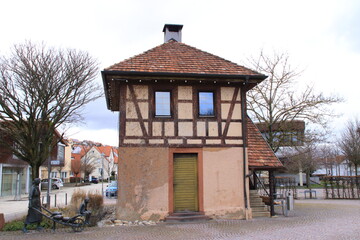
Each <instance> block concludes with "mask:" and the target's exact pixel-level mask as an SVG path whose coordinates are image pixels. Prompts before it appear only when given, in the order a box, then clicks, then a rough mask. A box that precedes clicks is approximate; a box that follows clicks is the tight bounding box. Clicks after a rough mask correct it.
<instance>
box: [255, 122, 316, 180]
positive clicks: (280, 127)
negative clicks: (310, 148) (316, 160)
mask: <svg viewBox="0 0 360 240" xmlns="http://www.w3.org/2000/svg"><path fill="white" fill-rule="evenodd" d="M255 125H256V127H257V128H258V129H259V131H260V132H261V134H262V135H263V137H264V139H269V135H270V134H269V132H270V126H268V124H266V123H263V122H260V123H255ZM271 131H272V133H273V136H272V137H273V140H272V141H273V142H275V144H274V145H275V146H274V147H275V148H277V152H276V156H277V157H278V158H279V159H280V160H281V161H282V162H283V163H285V162H286V161H287V156H288V155H289V154H292V153H294V152H295V148H296V147H301V146H303V145H304V136H305V122H304V121H303V120H293V121H284V122H282V123H275V124H273V125H272V126H271ZM284 170H285V169H282V171H281V172H276V173H275V175H276V176H277V177H287V178H293V179H295V182H296V183H298V184H299V185H301V186H302V185H303V183H304V180H305V173H302V172H299V174H298V175H297V174H289V173H284ZM314 180H315V179H314Z"/></svg>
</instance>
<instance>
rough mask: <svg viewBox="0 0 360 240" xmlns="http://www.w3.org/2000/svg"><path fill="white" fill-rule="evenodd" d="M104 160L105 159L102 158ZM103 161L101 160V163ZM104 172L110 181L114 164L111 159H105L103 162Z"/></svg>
mask: <svg viewBox="0 0 360 240" xmlns="http://www.w3.org/2000/svg"><path fill="white" fill-rule="evenodd" d="M104 158H105V157H104ZM103 160H104V159H102V161H103ZM104 170H105V172H106V174H107V176H108V181H109V180H110V178H111V175H112V173H113V172H114V171H115V163H114V160H111V159H107V158H105V161H104Z"/></svg>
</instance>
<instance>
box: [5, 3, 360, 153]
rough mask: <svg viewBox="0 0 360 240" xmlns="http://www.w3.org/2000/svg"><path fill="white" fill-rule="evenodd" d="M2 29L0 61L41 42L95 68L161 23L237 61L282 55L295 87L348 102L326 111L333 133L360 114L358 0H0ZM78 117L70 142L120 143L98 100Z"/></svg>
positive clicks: (152, 39)
mask: <svg viewBox="0 0 360 240" xmlns="http://www.w3.org/2000/svg"><path fill="white" fill-rule="evenodd" d="M0 23H1V37H0V54H6V53H7V52H8V50H9V48H10V47H11V46H12V45H13V44H15V43H23V42H24V41H25V40H31V41H34V42H45V43H46V44H47V45H49V46H55V47H62V48H76V49H79V50H84V51H88V52H89V53H90V54H91V55H92V56H94V57H96V58H97V59H98V60H99V62H100V69H104V68H105V67H108V66H110V65H112V64H114V63H117V62H120V61H122V60H124V59H127V58H129V57H132V56H134V55H136V54H139V53H142V52H144V51H146V50H148V49H150V48H153V47H155V46H158V45H160V44H162V43H163V32H162V29H163V26H164V24H165V23H172V24H183V25H184V28H183V31H182V36H183V37H182V41H183V42H184V43H186V44H188V45H191V46H193V47H197V48H199V49H201V50H204V51H207V52H210V53H213V54H215V55H218V56H220V57H223V58H225V59H228V60H231V61H233V62H236V63H239V64H244V63H246V59H248V58H249V57H251V56H256V55H257V54H258V53H259V51H260V49H263V50H264V51H265V52H269V53H271V52H273V51H277V52H287V53H288V54H289V55H290V61H291V63H292V65H293V66H294V67H297V68H298V69H303V70H304V73H303V74H302V76H301V77H300V78H299V81H300V82H301V83H304V84H305V83H306V84H314V86H315V89H317V90H318V91H321V92H323V93H324V94H327V95H329V94H336V95H338V96H340V97H343V98H344V99H345V100H346V101H345V102H344V103H342V104H338V105H337V106H335V107H334V111H335V112H336V113H338V114H340V115H341V116H340V117H339V118H337V119H334V121H333V122H332V125H331V126H332V128H333V129H334V132H335V133H338V132H339V131H340V130H341V128H342V127H343V125H344V124H345V123H346V121H347V120H348V119H354V118H355V117H360V107H359V102H360V101H359V100H360V95H359V81H360V77H359V76H358V71H359V70H360V27H359V25H360V1H358V0H352V1H351V0H316V1H314V0H312V1H310V0H309V1H308V0H302V1H288V0H286V1H285V0H284V1H276V0H272V1H268V0H263V1H260V0H259V1H256V0H253V1H248V0H234V1H232V0H231V1H228V0H223V1H219V0H217V1H212V0H205V1H202V0H196V1H195V0H191V1H188V0H181V1H171V0H164V1H163V0H151V1H150V0H138V1H137V0H127V1H125V0H123V1H122V0H104V1H92V0H86V1H82V0H71V1H69V0H62V1H49V0H44V1H38V0H32V1H28V0H11V1H2V2H1V5H0ZM97 81H98V82H99V83H101V77H100V72H99V75H98V78H97ZM101 84H102V83H101ZM84 117H85V122H86V124H84V125H81V126H78V127H74V128H72V129H71V130H70V131H68V132H67V134H68V136H69V137H72V138H77V139H79V140H83V139H88V140H93V141H99V142H102V143H104V144H110V145H115V146H116V145H117V144H118V134H117V126H118V123H117V119H118V113H112V112H110V111H109V110H107V108H106V104H105V100H104V99H100V100H98V101H96V102H94V103H91V104H89V105H88V106H87V107H86V109H85V111H84Z"/></svg>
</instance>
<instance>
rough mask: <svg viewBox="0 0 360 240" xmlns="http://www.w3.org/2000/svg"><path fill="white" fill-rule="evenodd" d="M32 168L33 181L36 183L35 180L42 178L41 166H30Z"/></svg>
mask: <svg viewBox="0 0 360 240" xmlns="http://www.w3.org/2000/svg"><path fill="white" fill-rule="evenodd" d="M30 167H31V180H32V181H34V179H35V178H38V177H40V174H39V172H40V166H37V164H30Z"/></svg>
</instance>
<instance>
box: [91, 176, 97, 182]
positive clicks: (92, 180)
mask: <svg viewBox="0 0 360 240" xmlns="http://www.w3.org/2000/svg"><path fill="white" fill-rule="evenodd" d="M91 182H92V183H99V179H98V178H96V177H92V178H91Z"/></svg>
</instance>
